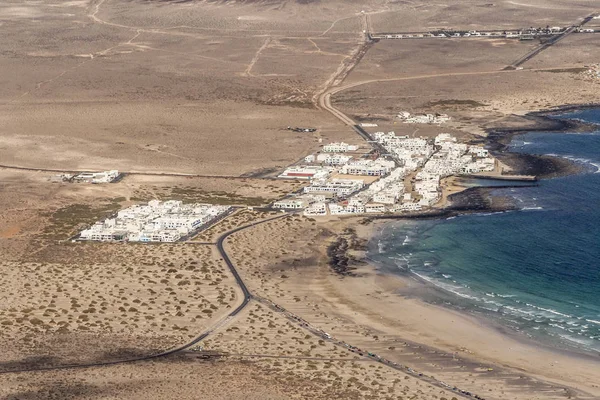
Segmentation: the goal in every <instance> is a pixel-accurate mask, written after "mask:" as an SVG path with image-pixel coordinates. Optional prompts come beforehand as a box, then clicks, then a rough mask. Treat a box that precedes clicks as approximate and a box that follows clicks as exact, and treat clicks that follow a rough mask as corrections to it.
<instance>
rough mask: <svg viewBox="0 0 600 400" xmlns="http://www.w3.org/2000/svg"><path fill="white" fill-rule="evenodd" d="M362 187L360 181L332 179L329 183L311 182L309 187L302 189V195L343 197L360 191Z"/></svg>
mask: <svg viewBox="0 0 600 400" xmlns="http://www.w3.org/2000/svg"><path fill="white" fill-rule="evenodd" d="M364 185H365V183H364V181H363V180H362V179H360V180H358V179H332V180H331V181H326V180H320V181H315V182H313V183H312V185H310V186H306V187H305V188H304V193H311V194H319V193H330V194H335V195H336V196H340V197H343V196H348V195H349V194H351V193H353V192H356V191H357V190H360V189H362V187H363V186H364Z"/></svg>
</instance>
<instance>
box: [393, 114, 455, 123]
mask: <svg viewBox="0 0 600 400" xmlns="http://www.w3.org/2000/svg"><path fill="white" fill-rule="evenodd" d="M398 119H399V120H400V121H402V122H404V123H405V124H438V125H439V124H443V123H444V122H448V121H449V120H450V117H449V116H448V115H446V114H418V115H411V113H409V112H406V111H402V112H401V113H399V114H398Z"/></svg>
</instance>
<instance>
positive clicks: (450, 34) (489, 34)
mask: <svg viewBox="0 0 600 400" xmlns="http://www.w3.org/2000/svg"><path fill="white" fill-rule="evenodd" d="M566 29H567V28H563V27H560V26H553V27H550V26H546V27H545V28H542V27H540V28H534V27H530V28H526V29H521V30H514V31H487V30H486V31H477V30H470V31H466V30H440V31H430V32H420V33H419V32H413V33H387V34H379V35H372V37H373V38H377V39H425V38H469V37H472V38H509V39H510V38H517V39H518V38H522V37H525V36H552V35H559V34H561V33H564V32H565V30H566ZM581 31H582V32H583V30H581ZM586 31H587V30H586ZM592 31H593V30H592Z"/></svg>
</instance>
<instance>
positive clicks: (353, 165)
mask: <svg viewBox="0 0 600 400" xmlns="http://www.w3.org/2000/svg"><path fill="white" fill-rule="evenodd" d="M395 165H396V164H395V163H394V161H391V160H386V159H384V158H378V159H377V160H357V161H352V162H350V163H348V164H346V165H344V166H343V167H342V168H341V170H340V172H341V173H342V174H347V175H366V176H381V175H385V174H387V173H389V172H390V171H391V170H392V168H394V166H395Z"/></svg>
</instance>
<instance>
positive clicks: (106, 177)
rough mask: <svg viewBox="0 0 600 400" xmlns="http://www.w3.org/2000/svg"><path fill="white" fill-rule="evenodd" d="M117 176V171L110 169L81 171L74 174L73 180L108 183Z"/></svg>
mask: <svg viewBox="0 0 600 400" xmlns="http://www.w3.org/2000/svg"><path fill="white" fill-rule="evenodd" d="M118 177H119V171H117V170H110V171H103V172H82V173H81V174H78V175H75V176H74V177H73V180H74V181H75V182H88V183H110V182H112V181H114V180H115V179H117V178H118Z"/></svg>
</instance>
